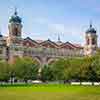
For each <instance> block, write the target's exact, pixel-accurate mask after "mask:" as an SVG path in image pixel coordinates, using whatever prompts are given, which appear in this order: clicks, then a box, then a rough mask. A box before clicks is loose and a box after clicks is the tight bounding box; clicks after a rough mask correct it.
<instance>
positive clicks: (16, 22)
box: [7, 9, 22, 60]
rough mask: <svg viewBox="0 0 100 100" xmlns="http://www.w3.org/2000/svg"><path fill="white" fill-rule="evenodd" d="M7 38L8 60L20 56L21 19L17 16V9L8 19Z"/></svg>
mask: <svg viewBox="0 0 100 100" xmlns="http://www.w3.org/2000/svg"><path fill="white" fill-rule="evenodd" d="M8 29H9V36H8V39H7V46H8V47H9V59H10V60H11V59H14V57H20V56H22V51H21V48H22V38H21V36H22V19H21V18H20V17H19V16H18V13H17V9H15V12H14V14H13V15H12V16H11V17H10V19H9V25H8Z"/></svg>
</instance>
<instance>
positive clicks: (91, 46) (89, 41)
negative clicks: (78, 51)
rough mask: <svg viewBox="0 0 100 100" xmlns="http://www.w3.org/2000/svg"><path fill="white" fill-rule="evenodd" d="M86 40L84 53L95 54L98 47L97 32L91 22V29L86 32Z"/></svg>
mask: <svg viewBox="0 0 100 100" xmlns="http://www.w3.org/2000/svg"><path fill="white" fill-rule="evenodd" d="M85 40H86V43H85V47H84V54H85V55H88V56H91V55H94V54H95V53H96V49H97V34H96V30H95V29H94V28H93V27H92V24H91V23H90V27H89V29H88V30H87V31H86V33H85Z"/></svg>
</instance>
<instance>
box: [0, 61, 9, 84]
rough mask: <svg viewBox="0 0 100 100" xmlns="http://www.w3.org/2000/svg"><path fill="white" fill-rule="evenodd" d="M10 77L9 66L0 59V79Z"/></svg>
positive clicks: (6, 79) (5, 79)
mask: <svg viewBox="0 0 100 100" xmlns="http://www.w3.org/2000/svg"><path fill="white" fill-rule="evenodd" d="M9 79H10V68H9V64H8V63H7V62H6V61H0V81H6V82H7V81H8V80H9Z"/></svg>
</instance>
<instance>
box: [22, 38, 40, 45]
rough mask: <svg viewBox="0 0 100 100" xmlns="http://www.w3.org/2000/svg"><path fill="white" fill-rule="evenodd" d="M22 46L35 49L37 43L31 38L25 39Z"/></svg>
mask: <svg viewBox="0 0 100 100" xmlns="http://www.w3.org/2000/svg"><path fill="white" fill-rule="evenodd" d="M23 45H24V46H29V47H35V46H37V45H38V43H37V42H36V41H34V40H32V39H31V38H29V37H27V38H26V39H24V41H23Z"/></svg>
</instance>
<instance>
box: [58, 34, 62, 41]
mask: <svg viewBox="0 0 100 100" xmlns="http://www.w3.org/2000/svg"><path fill="white" fill-rule="evenodd" d="M58 42H61V39H60V35H59V34H58Z"/></svg>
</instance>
